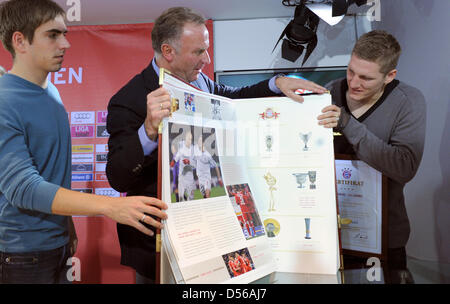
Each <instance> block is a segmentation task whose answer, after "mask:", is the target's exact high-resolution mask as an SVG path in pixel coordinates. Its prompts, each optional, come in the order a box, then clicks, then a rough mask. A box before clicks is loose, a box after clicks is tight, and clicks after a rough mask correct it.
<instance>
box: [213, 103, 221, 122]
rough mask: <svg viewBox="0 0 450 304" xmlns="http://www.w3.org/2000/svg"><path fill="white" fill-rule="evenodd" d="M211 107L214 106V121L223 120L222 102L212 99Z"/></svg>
mask: <svg viewBox="0 0 450 304" xmlns="http://www.w3.org/2000/svg"><path fill="white" fill-rule="evenodd" d="M211 105H212V108H211V114H212V119H215V120H222V115H221V111H220V100H217V99H211Z"/></svg>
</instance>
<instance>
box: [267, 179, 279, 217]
mask: <svg viewBox="0 0 450 304" xmlns="http://www.w3.org/2000/svg"><path fill="white" fill-rule="evenodd" d="M264 179H265V180H266V183H267V185H268V186H269V191H270V202H269V212H270V211H275V199H274V198H273V191H275V190H277V188H275V187H274V186H275V184H276V183H277V179H276V178H275V177H274V176H273V175H272V174H270V172H268V173H267V174H266V175H264Z"/></svg>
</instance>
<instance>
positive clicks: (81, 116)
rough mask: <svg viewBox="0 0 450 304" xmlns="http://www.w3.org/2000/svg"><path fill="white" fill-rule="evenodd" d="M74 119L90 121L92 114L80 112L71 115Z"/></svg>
mask: <svg viewBox="0 0 450 304" xmlns="http://www.w3.org/2000/svg"><path fill="white" fill-rule="evenodd" d="M72 114H73V118H74V119H91V118H92V113H87V112H81V113H72Z"/></svg>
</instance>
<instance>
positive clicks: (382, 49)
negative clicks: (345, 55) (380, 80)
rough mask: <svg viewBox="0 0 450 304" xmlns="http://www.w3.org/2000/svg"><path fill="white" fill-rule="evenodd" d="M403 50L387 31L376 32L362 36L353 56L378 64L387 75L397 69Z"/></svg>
mask: <svg viewBox="0 0 450 304" xmlns="http://www.w3.org/2000/svg"><path fill="white" fill-rule="evenodd" d="M401 52H402V49H401V47H400V44H399V43H398V41H397V39H395V37H394V36H392V35H391V34H389V33H388V32H386V31H381V30H375V31H371V32H368V33H366V34H364V35H362V36H361V37H360V38H359V39H358V41H357V42H356V44H355V46H354V48H353V51H352V54H354V55H356V56H357V57H358V58H361V59H363V60H367V61H371V62H376V63H378V64H379V65H380V72H381V73H383V74H384V75H386V74H387V73H389V72H390V71H392V70H394V69H395V68H396V67H397V64H398V59H399V58H400V54H401Z"/></svg>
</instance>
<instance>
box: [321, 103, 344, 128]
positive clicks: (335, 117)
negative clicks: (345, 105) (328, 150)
mask: <svg viewBox="0 0 450 304" xmlns="http://www.w3.org/2000/svg"><path fill="white" fill-rule="evenodd" d="M322 113H323V114H321V115H319V116H318V117H317V120H319V125H321V126H324V127H325V128H335V127H337V126H338V123H339V118H340V116H341V108H339V107H338V106H335V105H330V106H326V107H325V108H323V109H322Z"/></svg>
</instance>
